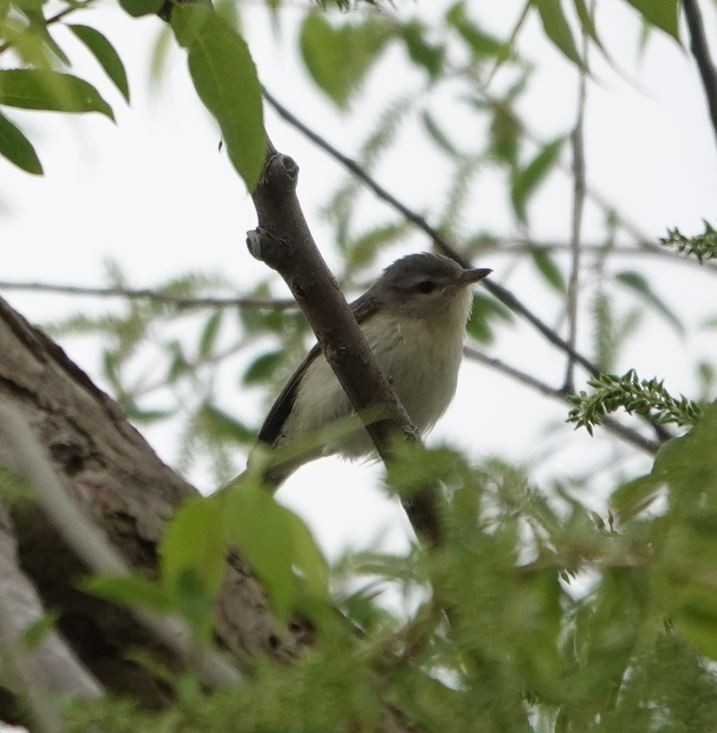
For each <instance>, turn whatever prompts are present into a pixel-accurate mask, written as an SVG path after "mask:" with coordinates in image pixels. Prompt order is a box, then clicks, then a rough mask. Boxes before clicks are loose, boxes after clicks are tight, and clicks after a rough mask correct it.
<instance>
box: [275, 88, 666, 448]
mask: <svg viewBox="0 0 717 733" xmlns="http://www.w3.org/2000/svg"><path fill="white" fill-rule="evenodd" d="M262 93H263V95H264V98H265V99H266V100H267V102H268V103H269V104H270V105H271V106H272V107H273V108H274V109H275V110H276V112H277V113H278V114H279V115H280V116H281V117H283V118H284V119H285V120H286V121H287V122H289V124H291V125H292V126H294V127H296V129H298V130H299V131H300V132H302V133H303V134H304V135H305V136H306V137H308V138H309V139H310V140H312V141H313V142H315V143H316V145H317V146H318V147H320V148H321V149H322V150H324V151H326V152H327V153H328V154H329V155H331V156H332V157H333V158H335V159H336V160H338V161H339V162H340V163H341V164H342V165H344V166H345V167H346V168H348V170H350V171H351V172H352V173H353V174H354V175H356V177H357V178H359V179H360V180H361V181H363V182H364V183H365V184H366V185H367V186H368V187H369V188H370V189H371V190H372V191H373V192H374V193H375V194H376V195H377V196H378V197H379V198H380V199H382V200H383V201H386V203H388V204H389V205H390V206H392V207H393V208H395V209H396V210H398V211H399V212H400V213H401V214H403V216H405V217H406V219H407V220H408V221H410V222H412V223H413V224H415V225H416V226H417V227H418V228H419V229H420V230H421V231H423V232H424V233H425V234H427V235H428V236H429V237H430V238H431V239H432V240H433V242H434V244H435V245H436V247H437V248H438V249H439V250H440V251H441V252H443V254H445V255H446V256H447V257H451V258H452V259H453V260H455V261H456V262H458V263H459V264H460V265H462V266H463V267H470V263H469V262H468V261H467V260H466V258H465V257H463V256H462V255H461V254H459V253H458V252H457V251H456V250H455V249H453V247H452V246H451V245H450V244H449V243H448V241H447V240H446V239H445V237H443V236H442V235H441V233H440V232H439V231H438V230H437V229H435V228H433V227H432V226H431V225H430V224H429V223H428V222H427V221H426V220H425V219H424V218H423V217H422V216H420V215H419V214H417V213H416V212H415V211H413V210H412V209H410V208H409V207H408V206H406V205H405V204H404V203H402V202H401V201H399V200H398V199H397V198H396V197H395V196H394V195H393V194H391V193H389V192H388V191H387V190H386V189H385V188H384V187H383V186H381V185H380V184H379V183H377V182H376V181H375V180H374V179H373V177H372V176H370V175H369V174H368V173H367V172H366V170H364V168H363V167H362V166H361V165H359V164H358V163H357V162H356V161H355V160H353V159H352V158H349V157H348V156H347V155H344V154H343V153H341V152H340V151H339V150H338V149H337V148H335V147H334V146H333V145H331V143H329V142H328V141H327V140H325V139H324V138H323V137H321V135H319V134H318V133H316V132H314V131H313V130H312V129H311V128H309V127H307V126H306V125H305V124H304V123H303V122H301V121H300V120H299V119H298V118H297V117H296V116H295V115H294V114H293V113H292V112H290V111H289V110H288V109H287V108H286V107H284V105H282V104H281V103H280V102H279V101H278V100H277V99H276V98H275V97H274V96H273V95H272V94H270V93H269V92H268V91H267V90H266V88H265V87H263V88H262ZM483 285H484V287H485V288H486V289H487V290H488V291H489V292H490V293H491V295H493V296H494V297H496V298H497V299H498V300H500V301H501V303H503V304H504V305H505V306H506V307H508V308H509V309H510V310H512V311H513V312H514V313H517V314H518V315H519V316H521V317H522V318H524V319H525V320H526V321H528V323H530V324H531V325H532V326H533V327H534V328H535V329H537V330H538V331H539V332H540V333H541V334H542V335H543V336H544V337H545V338H546V339H547V340H548V341H549V342H550V343H551V344H553V345H554V346H556V347H557V348H559V349H560V350H561V351H563V352H564V353H566V354H567V355H568V356H570V357H572V358H573V359H574V360H575V362H576V363H577V364H580V365H581V366H582V367H583V368H584V369H585V370H586V371H587V372H588V373H589V374H591V375H592V376H597V375H598V374H599V373H600V370H599V369H598V367H597V366H596V365H595V364H594V363H593V362H591V361H590V360H589V359H588V358H587V357H585V356H583V355H582V354H580V353H579V352H577V351H576V350H575V349H573V348H572V347H571V346H570V344H568V343H567V342H566V341H565V339H563V338H562V337H561V336H560V334H558V333H557V332H556V331H555V330H554V329H552V328H550V326H548V325H547V324H546V323H545V322H544V321H542V320H541V319H540V318H539V317H538V316H536V315H535V313H533V312H532V311H531V310H530V309H529V308H528V307H527V306H525V305H523V303H521V302H520V300H518V298H517V297H516V296H515V295H513V293H511V292H510V291H509V290H508V289H506V288H504V287H503V286H502V285H498V283H496V282H493V281H492V280H491V279H490V278H486V279H485V280H483ZM652 427H653V429H654V430H655V433H656V434H657V436H658V437H659V438H660V440H663V441H664V440H667V439H669V438H670V437H671V435H670V433H669V432H668V431H667V430H665V428H664V427H663V426H662V425H652Z"/></svg>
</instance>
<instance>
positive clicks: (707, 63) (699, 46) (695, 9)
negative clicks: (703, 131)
mask: <svg viewBox="0 0 717 733" xmlns="http://www.w3.org/2000/svg"><path fill="white" fill-rule="evenodd" d="M683 4H684V8H685V17H686V18H687V27H688V28H689V29H690V50H691V51H692V55H693V56H694V57H695V61H696V62H697V68H698V69H699V72H700V78H701V79H702V86H703V87H704V90H705V97H706V98H707V107H708V108H709V113H710V120H711V121H712V129H713V130H714V134H715V137H717V70H715V66H714V64H713V63H712V57H711V55H710V47H709V44H708V43H707V36H706V35H705V27H704V23H703V22H702V13H701V12H700V7H699V5H698V4H697V0H684V3H683Z"/></svg>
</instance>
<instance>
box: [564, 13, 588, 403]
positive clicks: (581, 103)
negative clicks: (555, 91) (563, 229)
mask: <svg viewBox="0 0 717 733" xmlns="http://www.w3.org/2000/svg"><path fill="white" fill-rule="evenodd" d="M594 9H595V3H594V2H593V3H592V5H591V8H590V14H591V15H592V14H593V12H594ZM588 49H589V37H588V34H587V31H585V30H583V62H584V64H585V66H583V67H581V68H580V69H579V71H578V73H579V75H580V81H579V84H578V114H577V119H576V121H575V127H574V129H573V134H572V135H571V136H570V142H571V148H572V170H573V210H572V217H571V219H572V220H571V233H570V255H571V256H570V278H569V280H568V305H567V313H568V344H570V346H571V347H572V348H573V349H574V348H575V344H576V341H577V336H578V295H579V292H580V247H581V241H580V235H581V232H582V224H583V209H584V208H585V189H586V185H585V140H584V134H583V133H584V122H585V101H586V97H587V72H586V68H587V63H588ZM574 372H575V360H574V359H573V357H572V356H568V365H567V368H566V370H565V389H566V391H568V392H574V391H575V374H574Z"/></svg>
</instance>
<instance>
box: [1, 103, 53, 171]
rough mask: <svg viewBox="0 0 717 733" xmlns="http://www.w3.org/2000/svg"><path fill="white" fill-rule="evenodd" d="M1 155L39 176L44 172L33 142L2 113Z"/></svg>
mask: <svg viewBox="0 0 717 733" xmlns="http://www.w3.org/2000/svg"><path fill="white" fill-rule="evenodd" d="M0 155H3V156H4V157H5V158H7V159H8V160H9V161H10V162H11V163H14V164H15V165H16V166H17V167H18V168H22V170H24V171H27V172H28V173H33V174H35V175H38V176H41V175H42V174H43V170H42V163H40V159H39V158H38V157H37V153H36V152H35V148H34V147H33V146H32V143H31V142H30V141H29V140H28V139H27V138H26V137H25V135H23V133H22V132H21V131H20V130H19V129H18V128H17V127H15V125H13V124H12V122H10V120H8V118H7V117H5V116H4V115H2V114H0Z"/></svg>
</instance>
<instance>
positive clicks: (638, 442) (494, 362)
mask: <svg viewBox="0 0 717 733" xmlns="http://www.w3.org/2000/svg"><path fill="white" fill-rule="evenodd" d="M463 353H464V355H465V356H466V358H468V359H472V360H473V361H477V362H479V363H481V364H483V365H484V366H487V367H489V368H490V369H494V370H495V371H497V372H500V373H501V374H505V375H506V376H507V377H510V378H511V379H514V380H516V381H517V382H520V383H521V384H524V385H525V386H526V387H530V389H533V390H535V391H536V392H540V394H542V395H543V396H545V397H551V398H552V399H556V400H559V401H560V402H562V403H564V404H565V403H566V402H567V397H568V392H566V390H565V388H563V389H557V388H555V387H551V386H550V385H549V384H548V383H547V382H543V381H542V380H540V379H538V378H537V377H533V376H532V375H530V374H528V373H526V372H524V371H521V370H520V369H516V368H515V367H513V366H510V364H506V363H505V362H504V361H501V360H500V359H496V358H494V357H492V356H488V355H487V354H484V353H483V352H482V351H479V350H478V349H476V348H475V347H473V346H464V347H463ZM568 404H570V403H568ZM603 426H604V427H605V428H606V429H607V430H608V431H609V432H611V433H613V434H614V435H616V436H618V437H619V438H621V439H622V440H624V441H625V442H627V443H631V444H632V445H634V446H635V447H636V448H639V449H640V450H643V451H645V452H646V453H649V454H650V455H655V454H656V453H657V451H658V450H659V448H660V444H659V443H655V442H654V441H652V440H649V439H647V438H645V437H644V436H643V435H641V434H640V433H638V432H637V431H636V430H633V429H632V428H628V427H626V426H625V425H622V424H621V423H619V422H618V421H617V420H614V419H613V418H610V417H607V418H605V420H604V421H603Z"/></svg>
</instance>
